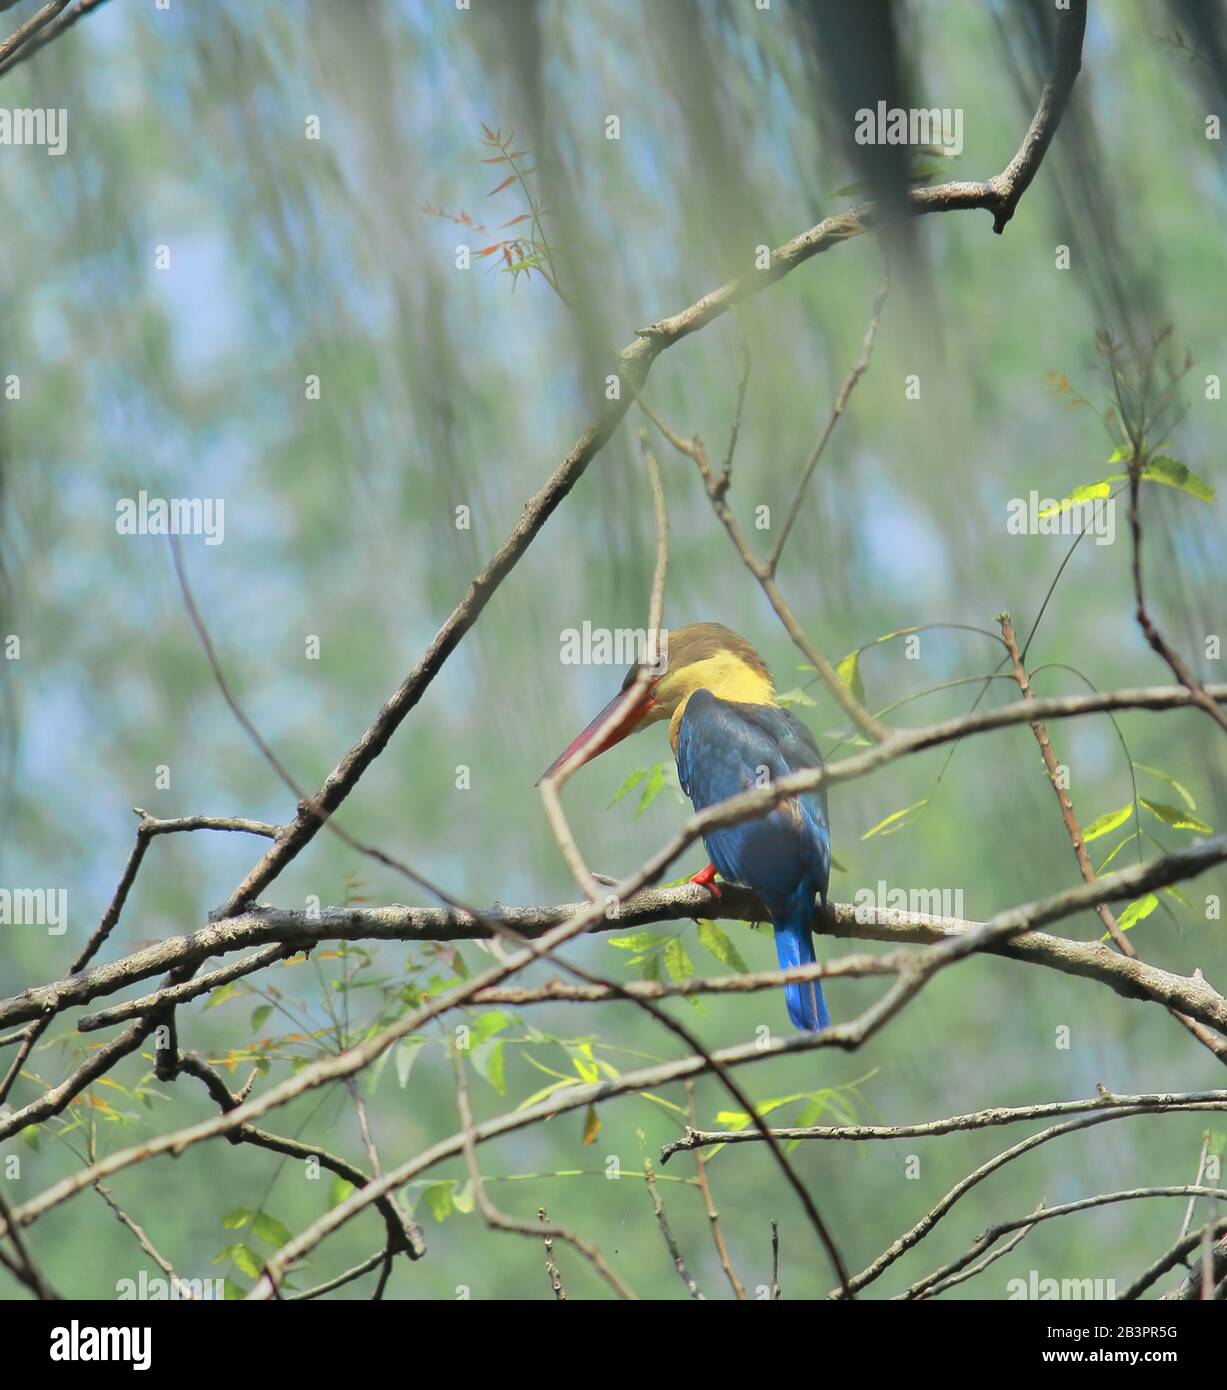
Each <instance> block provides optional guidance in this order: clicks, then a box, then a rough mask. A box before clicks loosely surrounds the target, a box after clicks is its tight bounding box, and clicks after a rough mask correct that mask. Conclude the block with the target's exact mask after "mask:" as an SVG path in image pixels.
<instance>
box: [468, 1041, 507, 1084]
mask: <svg viewBox="0 0 1227 1390" xmlns="http://www.w3.org/2000/svg"><path fill="white" fill-rule="evenodd" d="M472 1057H473V1066H474V1067H475V1068H476V1070H477V1074H478V1076H481V1077H484V1078H485V1080H487V1081H488V1082H489V1083H490V1085H491V1086H493V1087H494V1089H495V1090H496V1091H497V1092H498V1093H499V1095H500V1096H505V1095H506V1094H507V1061H506V1057H505V1055H504V1047H503V1039H502V1038H498V1039H496V1040H493V1041H491V1042H487V1043H482V1044H481V1046H480V1047H475V1048H474V1049H473V1052H472Z"/></svg>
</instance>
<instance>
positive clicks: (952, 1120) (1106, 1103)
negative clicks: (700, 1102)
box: [660, 1086, 1227, 1178]
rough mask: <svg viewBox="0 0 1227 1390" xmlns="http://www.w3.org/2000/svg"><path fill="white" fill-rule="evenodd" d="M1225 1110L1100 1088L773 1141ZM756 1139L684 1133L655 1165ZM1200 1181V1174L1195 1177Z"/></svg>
mask: <svg viewBox="0 0 1227 1390" xmlns="http://www.w3.org/2000/svg"><path fill="white" fill-rule="evenodd" d="M1209 1103H1213V1104H1216V1105H1218V1104H1221V1105H1223V1106H1224V1107H1227V1090H1220V1091H1184V1092H1181V1091H1161V1092H1155V1093H1151V1094H1148V1095H1137V1096H1118V1095H1113V1093H1112V1092H1111V1091H1109V1090H1106V1089H1105V1088H1104V1087H1102V1086H1101V1087H1100V1089H1099V1095H1098V1096H1096V1097H1094V1098H1093V1099H1091V1100H1057V1101H1047V1102H1045V1103H1043V1104H1040V1105H1017V1106H1013V1107H1004V1106H994V1107H992V1108H990V1109H987V1110H975V1111H972V1112H971V1113H970V1114H967V1115H950V1116H948V1117H946V1118H945V1119H941V1120H925V1121H924V1122H923V1123H921V1124H913V1125H810V1126H806V1127H804V1128H794V1129H773V1130H772V1131H771V1132H772V1134H774V1136H775V1137H776V1138H777V1139H779V1140H781V1141H785V1142H791V1141H792V1140H794V1139H824V1140H841V1141H851V1142H853V1143H863V1142H865V1141H867V1140H873V1139H935V1138H939V1137H941V1136H942V1135H946V1134H957V1133H960V1132H963V1131H965V1130H974V1129H990V1128H995V1127H996V1126H997V1125H1012V1124H1020V1123H1023V1122H1024V1121H1027V1120H1051V1119H1055V1118H1056V1116H1058V1115H1086V1114H1092V1113H1094V1112H1096V1111H1100V1110H1119V1109H1122V1108H1124V1107H1129V1108H1133V1109H1136V1110H1138V1111H1142V1110H1145V1111H1148V1112H1159V1111H1164V1110H1179V1109H1181V1108H1182V1107H1184V1108H1186V1109H1187V1108H1189V1107H1196V1106H1199V1105H1204V1104H1209ZM760 1137H761V1136H760V1135H759V1134H757V1133H756V1132H755V1131H754V1130H752V1129H735V1130H701V1129H687V1131H686V1133H685V1134H684V1135H683V1136H682V1138H680V1139H674V1140H673V1141H672V1143H669V1144H666V1145H665V1146H664V1148H663V1149H662V1150H661V1155H660V1157H661V1162H662V1163H667V1162H668V1161H669V1159H670V1158H672V1157H673V1155H674V1154H675V1153H679V1152H682V1151H684V1150H687V1149H704V1148H710V1147H711V1146H712V1145H714V1144H744V1143H747V1142H750V1141H753V1140H757V1139H759V1138H760ZM1198 1176H1199V1178H1200V1174H1199V1175H1198Z"/></svg>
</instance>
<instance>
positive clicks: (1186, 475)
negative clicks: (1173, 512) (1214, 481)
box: [1142, 454, 1214, 502]
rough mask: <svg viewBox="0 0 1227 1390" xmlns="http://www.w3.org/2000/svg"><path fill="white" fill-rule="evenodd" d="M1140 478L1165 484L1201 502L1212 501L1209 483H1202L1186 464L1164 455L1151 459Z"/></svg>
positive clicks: (1212, 491) (1212, 493)
mask: <svg viewBox="0 0 1227 1390" xmlns="http://www.w3.org/2000/svg"><path fill="white" fill-rule="evenodd" d="M1142 477H1143V478H1145V479H1146V481H1147V482H1150V483H1166V484H1167V486H1168V487H1176V488H1179V489H1180V490H1181V492H1187V493H1189V494H1190V495H1191V496H1193V497H1196V498H1197V499H1198V500H1199V501H1201V502H1213V501H1214V489H1213V488H1212V487H1211V486H1210V484H1209V483H1206V482H1203V481H1202V480H1201V479H1200V478H1199V477H1198V476H1197V474H1196V473H1194V472H1193V470H1192V469H1191V468H1189V467H1188V466H1187V465H1186V464H1183V463H1179V462H1177V460H1176V459H1174V458H1169V457H1168V456H1167V455H1166V454H1160V455H1159V456H1158V457H1157V458H1152V459H1151V460H1150V462H1149V463H1148V464H1147V465H1146V467H1145V468H1143V469H1142Z"/></svg>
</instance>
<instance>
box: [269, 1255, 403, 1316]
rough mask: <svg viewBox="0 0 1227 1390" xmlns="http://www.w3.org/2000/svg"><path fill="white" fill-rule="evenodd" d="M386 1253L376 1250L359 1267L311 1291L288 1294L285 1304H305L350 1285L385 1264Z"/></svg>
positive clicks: (355, 1266) (318, 1285)
mask: <svg viewBox="0 0 1227 1390" xmlns="http://www.w3.org/2000/svg"><path fill="white" fill-rule="evenodd" d="M386 1260H387V1252H386V1251H384V1250H376V1251H375V1253H374V1254H373V1255H370V1256H368V1257H367V1258H366V1259H365V1260H363V1261H362V1263H361V1264H360V1265H354V1267H353V1268H352V1269H347V1270H346V1271H345V1273H344V1274H338V1275H337V1276H336V1278H334V1279H329V1280H327V1281H326V1282H325V1283H323V1284H317V1285H316V1286H315V1287H314V1288H313V1289H304V1290H303V1292H302V1293H289V1294H285V1295H283V1297H284V1298H285V1301H286V1302H287V1303H295V1302H305V1301H307V1300H309V1299H312V1298H320V1297H322V1296H323V1295H324V1294H326V1293H331V1292H332V1291H333V1290H334V1289H339V1288H341V1286H342V1285H344V1284H352V1283H353V1281H354V1280H355V1279H361V1277H362V1276H363V1275H364V1274H369V1273H370V1271H371V1270H372V1269H374V1268H375V1266H376V1265H378V1264H385V1263H386Z"/></svg>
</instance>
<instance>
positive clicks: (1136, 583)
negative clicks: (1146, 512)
mask: <svg viewBox="0 0 1227 1390" xmlns="http://www.w3.org/2000/svg"><path fill="white" fill-rule="evenodd" d="M1140 448H1141V446H1140V443H1139V442H1138V441H1135V442H1134V447H1133V457H1132V458H1131V459H1130V460H1129V529H1130V532H1131V533H1132V537H1133V596H1134V600H1135V605H1136V609H1135V612H1136V617H1137V621H1138V626H1139V627H1140V628H1141V629H1142V632H1143V634H1144V635H1145V637H1146V640H1147V641H1148V642H1149V643H1150V645H1151V647H1152V648H1153V649H1154V651H1155V652H1156V653H1157V654H1158V655H1159V656H1160V657H1162V659H1163V660H1164V661H1165V662H1166V663H1167V665H1168V667H1169V668H1170V669H1171V672H1172V675H1174V676H1175V677H1176V679H1177V680H1178V681H1179V682H1180V684H1181V685H1183V686H1184V687H1185V689H1186V690H1188V691H1189V693H1190V694H1191V695H1192V696H1193V700H1194V703H1195V704H1196V705H1197V706H1198V708H1199V709H1203V710H1205V712H1206V713H1207V714H1208V715H1209V716H1210V717H1211V718H1212V719H1213V720H1214V721H1215V723H1216V724H1218V725H1219V727H1220V728H1222V729H1227V715H1225V714H1224V713H1223V711H1222V710H1221V709H1219V707H1218V705H1217V704H1216V703H1215V701H1214V699H1213V698H1212V696H1211V695H1210V694H1209V693H1208V692H1207V690H1206V687H1205V686H1204V685H1203V684H1202V682H1201V681H1199V680H1198V679H1197V677H1196V676H1195V675H1194V674H1193V672H1192V671H1190V670H1189V668H1188V666H1186V665H1185V662H1184V660H1183V658H1182V657H1181V656H1180V654H1179V653H1178V652H1177V651H1176V650H1175V649H1174V648H1173V647H1171V646H1170V645H1169V644H1168V642H1167V641H1166V639H1165V638H1164V636H1163V634H1162V633H1161V632H1160V631H1159V629H1158V627H1157V625H1156V624H1155V622H1154V620H1153V619H1152V618H1151V616H1150V612H1149V610H1148V609H1147V607H1146V598H1145V595H1144V593H1143V590H1142V516H1141V507H1140V501H1141V499H1140V493H1141V487H1142V463H1143V459H1142V455H1141V452H1140Z"/></svg>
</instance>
